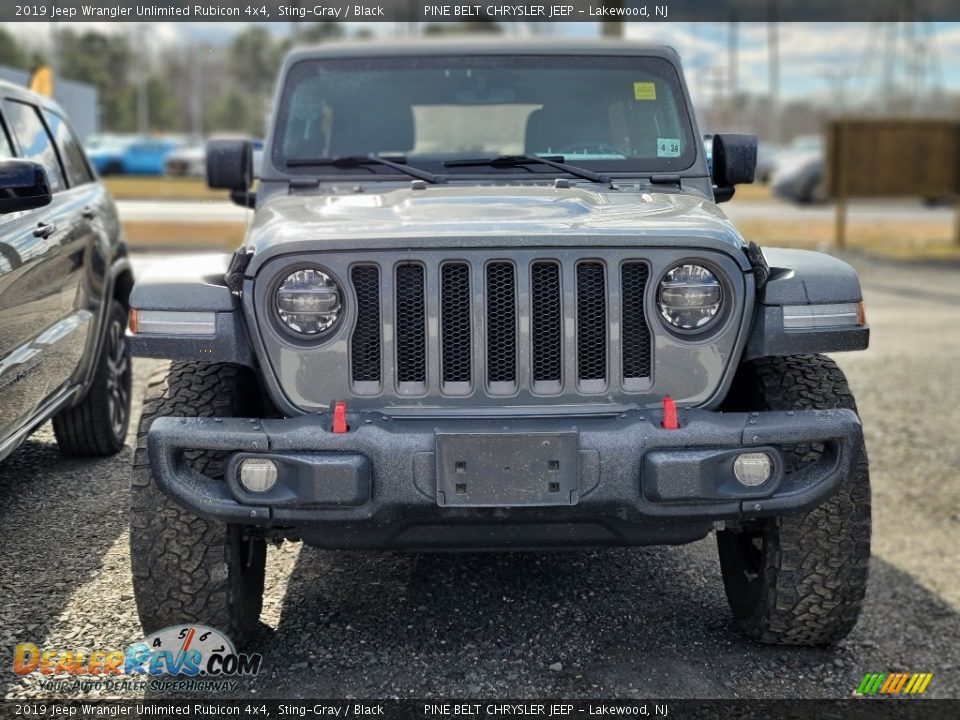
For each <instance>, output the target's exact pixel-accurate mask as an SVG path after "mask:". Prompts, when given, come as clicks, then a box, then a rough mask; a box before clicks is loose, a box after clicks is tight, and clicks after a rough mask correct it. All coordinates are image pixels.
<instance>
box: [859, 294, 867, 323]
mask: <svg viewBox="0 0 960 720" xmlns="http://www.w3.org/2000/svg"><path fill="white" fill-rule="evenodd" d="M866 324H867V310H866V308H864V307H863V300H861V301H860V302H858V303H857V325H859V326H860V327H863V326H864V325H866Z"/></svg>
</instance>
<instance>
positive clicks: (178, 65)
mask: <svg viewBox="0 0 960 720" xmlns="http://www.w3.org/2000/svg"><path fill="white" fill-rule="evenodd" d="M8 27H9V26H8ZM137 33H138V30H137V29H136V28H133V27H132V26H131V30H130V31H129V32H123V33H103V32H99V31H96V30H85V31H82V32H77V31H74V30H72V29H70V28H63V29H60V30H57V31H56V34H55V36H54V37H53V38H52V43H53V44H54V47H53V48H52V50H53V52H51V51H50V49H47V50H38V49H36V48H30V47H28V46H26V45H25V44H24V43H23V42H21V41H20V40H18V39H17V38H16V37H15V36H14V35H13V33H11V32H10V30H8V29H7V28H4V27H0V65H6V66H8V67H13V68H17V69H20V70H26V71H28V72H30V71H32V70H34V69H36V68H37V67H39V66H40V65H44V64H51V63H52V64H54V66H55V67H56V69H57V77H59V78H63V79H65V80H74V81H77V82H83V83H88V84H90V85H93V86H94V87H96V88H97V90H98V93H99V108H98V111H99V116H100V129H101V131H102V132H105V133H133V132H137V131H138V129H139V120H138V94H139V93H140V92H144V93H145V94H146V109H147V112H146V118H147V121H148V131H149V132H151V133H207V132H210V131H217V132H224V131H234V132H242V133H246V134H250V135H254V136H262V135H263V133H264V130H265V128H264V124H265V120H266V117H267V114H268V110H269V103H270V98H271V93H272V90H273V84H274V81H275V79H276V76H277V72H278V70H279V68H280V63H281V62H282V60H283V56H284V54H285V53H286V52H287V50H289V49H290V47H291V46H292V45H293V44H294V40H293V38H292V37H289V36H287V37H278V36H276V35H274V34H273V33H271V32H270V31H269V30H268V29H266V28H264V27H263V26H259V25H251V26H250V27H248V28H245V29H244V30H242V31H241V32H239V33H238V34H236V35H234V36H233V37H232V38H231V39H230V41H229V42H228V44H227V45H226V46H225V47H217V46H210V45H207V44H204V43H201V42H190V41H187V40H183V41H181V42H179V43H174V44H170V45H161V46H160V47H159V48H158V49H156V50H155V51H153V52H150V51H148V50H147V48H146V47H139V45H140V44H146V45H147V46H150V45H154V46H156V45H157V41H156V40H155V39H153V38H152V37H151V33H150V31H147V32H146V33H145V34H142V35H138V34H137ZM342 35H343V28H342V26H340V25H338V24H336V23H302V24H300V26H299V27H298V28H297V37H296V42H298V43H308V44H309V43H317V42H323V41H327V40H332V39H337V38H339V37H341V36H342ZM144 53H146V57H148V58H149V60H146V59H145V56H144Z"/></svg>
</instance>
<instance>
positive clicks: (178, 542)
mask: <svg viewBox="0 0 960 720" xmlns="http://www.w3.org/2000/svg"><path fill="white" fill-rule="evenodd" d="M258 387H259V385H258V383H257V380H256V378H255V377H254V376H253V375H252V373H251V372H250V371H248V370H246V369H245V368H240V367H236V366H232V365H225V364H216V363H172V364H171V365H170V366H169V369H167V368H164V369H163V370H161V371H159V372H158V373H156V374H155V375H154V376H153V377H152V378H151V380H150V384H149V387H148V389H147V395H146V399H145V401H144V408H143V415H142V416H141V419H140V426H139V429H138V433H137V445H136V449H135V451H134V459H133V473H132V484H131V494H132V497H131V521H130V561H131V566H132V570H133V588H134V595H135V597H136V601H137V611H138V613H139V615H140V622H141V624H142V625H143V629H144V632H146V633H151V632H154V631H157V630H160V629H162V628H164V627H168V626H171V625H179V624H186V623H196V624H202V625H208V626H210V627H213V628H216V629H217V630H220V631H222V632H224V633H226V634H227V636H228V637H230V638H231V639H232V640H233V641H234V643H235V644H237V645H239V646H242V645H243V644H244V643H245V642H246V641H247V640H249V638H250V636H251V635H252V633H253V632H254V630H255V629H256V628H257V624H258V620H259V617H260V610H261V607H262V604H263V577H264V567H265V563H266V543H265V542H264V540H263V539H262V538H260V537H257V536H255V535H252V534H248V533H247V531H246V529H245V528H243V527H242V526H238V525H227V524H225V523H221V522H213V521H210V520H205V519H203V518H201V517H197V516H196V515H194V514H192V513H191V512H189V511H188V510H185V509H184V508H182V507H180V506H179V505H177V504H176V503H174V502H173V501H172V500H170V499H169V498H168V497H167V496H166V495H164V494H163V493H161V492H160V490H158V489H157V486H156V484H155V482H154V480H153V476H152V474H151V470H150V463H149V459H148V457H147V431H148V430H149V429H150V425H151V424H152V423H153V421H154V419H156V418H158V417H164V416H177V417H255V416H258V415H259V413H260V411H261V407H260V406H261V403H260V395H259V392H258V391H257V389H258ZM186 458H187V461H188V462H189V464H190V465H191V466H192V467H194V468H195V469H196V470H198V471H200V472H202V473H203V474H204V475H207V476H208V477H213V478H222V477H223V473H224V461H225V459H226V453H223V452H200V451H188V452H187V454H186Z"/></svg>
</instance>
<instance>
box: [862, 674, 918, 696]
mask: <svg viewBox="0 0 960 720" xmlns="http://www.w3.org/2000/svg"><path fill="white" fill-rule="evenodd" d="M932 679H933V673H905V672H898V673H867V674H866V675H864V676H863V680H861V681H860V684H859V685H857V689H856V690H855V691H854V692H855V693H856V694H858V695H920V694H922V693H923V692H924V691H925V690H926V689H927V685H929V684H930V680H932Z"/></svg>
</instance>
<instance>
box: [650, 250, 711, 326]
mask: <svg viewBox="0 0 960 720" xmlns="http://www.w3.org/2000/svg"><path fill="white" fill-rule="evenodd" d="M722 302H723V288H722V286H721V285H720V279H719V278H718V277H717V276H716V275H714V274H713V273H712V272H711V271H710V270H708V269H707V268H705V267H703V266H702V265H695V264H693V263H684V264H683V265H677V266H676V267H675V268H673V269H672V270H670V272H668V273H667V274H666V275H664V277H663V280H662V281H661V282H660V288H659V290H658V291H657V307H658V308H659V310H660V315H661V316H662V317H663V319H664V320H666V321H667V322H668V323H669V324H670V325H672V326H673V327H675V328H677V329H679V330H699V329H701V328H705V327H706V326H707V325H710V324H711V323H712V322H713V320H714V318H715V317H717V314H718V313H719V312H720V305H721V303H722Z"/></svg>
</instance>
